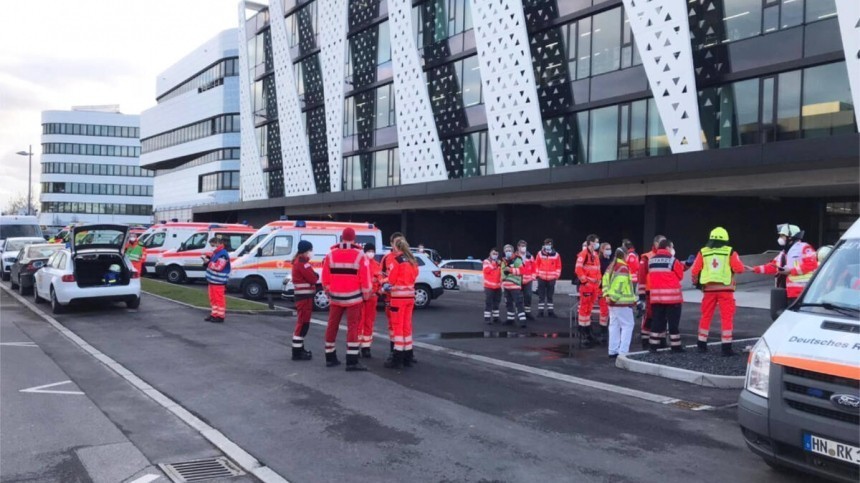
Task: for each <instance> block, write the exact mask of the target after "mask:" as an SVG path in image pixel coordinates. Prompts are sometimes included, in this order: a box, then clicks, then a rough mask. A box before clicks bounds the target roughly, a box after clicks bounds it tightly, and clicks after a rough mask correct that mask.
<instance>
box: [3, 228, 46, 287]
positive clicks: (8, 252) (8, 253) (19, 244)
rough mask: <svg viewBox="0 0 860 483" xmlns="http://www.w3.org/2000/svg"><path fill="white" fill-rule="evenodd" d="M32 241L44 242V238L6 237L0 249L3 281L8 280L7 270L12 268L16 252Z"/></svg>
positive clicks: (16, 255)
mask: <svg viewBox="0 0 860 483" xmlns="http://www.w3.org/2000/svg"><path fill="white" fill-rule="evenodd" d="M33 243H45V239H44V238H40V237H32V236H26V237H15V238H7V239H6V243H4V244H3V248H2V249H1V250H0V259H2V260H3V262H2V263H3V275H2V278H3V281H4V282H5V281H7V280H9V271H10V270H12V264H13V263H15V259H16V258H18V252H19V251H20V250H21V249H22V248H24V247H25V246H27V245H31V244H33Z"/></svg>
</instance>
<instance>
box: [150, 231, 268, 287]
mask: <svg viewBox="0 0 860 483" xmlns="http://www.w3.org/2000/svg"><path fill="white" fill-rule="evenodd" d="M231 226H232V225H231ZM255 231H256V230H254V228H253V227H251V226H245V225H240V226H238V227H236V226H234V227H232V228H225V225H209V226H208V227H207V228H206V229H203V230H200V231H197V232H196V233H194V234H193V235H191V236H189V237H188V238H187V239H186V240H185V241H183V242H182V243H181V244H180V245H179V247H178V248H176V249H173V250H167V251H165V252H162V253H161V255H160V256H159V259H158V261H157V262H155V275H156V276H157V277H164V278H166V279H167V281H168V282H170V283H183V282H185V281H191V282H193V281H194V280H203V279H205V278H206V267H205V266H204V262H203V256H204V255H211V254H212V248H211V247H210V246H209V240H210V239H212V238H213V237H220V238H221V239H222V240H224V247H225V248H226V249H227V251H228V252H233V251H235V250H236V249H237V248H239V247H240V246H241V245H242V243H244V242H245V241H246V240H248V239H249V238H251V235H253V234H254V232H255ZM147 258H149V257H148V255H147ZM231 258H235V257H231Z"/></svg>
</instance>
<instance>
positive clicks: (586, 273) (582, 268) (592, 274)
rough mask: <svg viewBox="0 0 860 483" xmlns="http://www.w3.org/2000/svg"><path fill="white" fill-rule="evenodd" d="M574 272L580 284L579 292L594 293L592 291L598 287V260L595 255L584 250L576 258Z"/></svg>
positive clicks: (586, 249) (599, 277)
mask: <svg viewBox="0 0 860 483" xmlns="http://www.w3.org/2000/svg"><path fill="white" fill-rule="evenodd" d="M574 271H575V272H576V277H577V278H578V279H579V282H580V284H581V285H580V287H579V290H580V292H583V293H588V291H594V289H596V288H597V287H598V286H600V279H601V275H600V260H599V259H598V258H597V253H594V252H592V251H591V250H589V249H588V248H584V249H583V250H582V251H581V252H579V255H577V256H576V268H575V269H574ZM583 289H584V290H585V291H583Z"/></svg>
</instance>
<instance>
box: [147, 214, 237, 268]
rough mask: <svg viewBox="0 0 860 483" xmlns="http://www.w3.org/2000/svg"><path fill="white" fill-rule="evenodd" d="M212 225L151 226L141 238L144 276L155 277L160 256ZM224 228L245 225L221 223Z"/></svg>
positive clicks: (171, 224) (162, 224) (202, 223)
mask: <svg viewBox="0 0 860 483" xmlns="http://www.w3.org/2000/svg"><path fill="white" fill-rule="evenodd" d="M212 224H213V223H208V222H175V221H169V222H161V223H159V224H157V225H152V226H151V227H149V229H148V230H146V231H145V232H144V233H143V234H142V235H141V236H140V238H141V245H143V247H144V248H146V262H145V263H144V267H143V270H144V272H145V273H146V274H149V275H157V274H156V272H155V265H156V264H157V263H158V260H159V259H161V254H162V253H164V252H166V251H168V250H175V249H177V248H179V246H180V245H181V244H182V242H184V241H185V240H187V239H188V237H190V236H191V235H193V234H195V233H197V232H199V231H202V230H207V229H208V228H209V226H210V225H212ZM220 226H222V227H224V228H247V225H241V224H235V223H222V224H220Z"/></svg>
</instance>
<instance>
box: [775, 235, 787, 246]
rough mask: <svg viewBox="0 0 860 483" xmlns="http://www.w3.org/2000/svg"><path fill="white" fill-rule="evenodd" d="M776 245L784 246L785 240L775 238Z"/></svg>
mask: <svg viewBox="0 0 860 483" xmlns="http://www.w3.org/2000/svg"><path fill="white" fill-rule="evenodd" d="M776 243H777V245H779V246H781V247H784V246H785V238H783V237H779V238H777V239H776Z"/></svg>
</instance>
